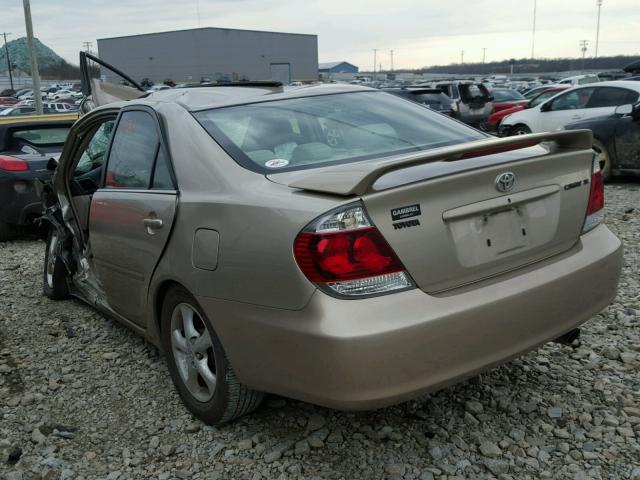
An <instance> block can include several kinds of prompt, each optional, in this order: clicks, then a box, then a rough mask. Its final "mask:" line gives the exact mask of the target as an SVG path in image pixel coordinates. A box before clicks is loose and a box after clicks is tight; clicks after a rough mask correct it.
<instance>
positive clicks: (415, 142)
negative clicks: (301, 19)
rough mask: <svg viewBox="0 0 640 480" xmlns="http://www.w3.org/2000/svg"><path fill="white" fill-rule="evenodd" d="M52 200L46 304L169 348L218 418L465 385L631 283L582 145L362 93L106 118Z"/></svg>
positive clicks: (187, 104)
mask: <svg viewBox="0 0 640 480" xmlns="http://www.w3.org/2000/svg"><path fill="white" fill-rule="evenodd" d="M103 87H104V86H103ZM104 90H105V91H106V90H107V89H106V88H104ZM113 91H114V90H112V92H113ZM43 197H44V202H45V205H46V208H47V216H48V218H49V219H50V220H51V224H52V228H51V231H50V234H49V238H48V242H47V249H46V256H45V267H44V273H43V283H44V293H45V294H46V295H47V296H49V297H50V298H52V299H64V298H68V297H70V296H75V297H78V298H80V299H82V300H84V301H86V302H87V303H89V304H90V305H92V306H94V307H95V308H97V309H99V310H100V311H102V312H104V313H106V314H107V315H109V316H111V317H113V318H115V319H117V320H119V321H121V322H122V323H124V324H125V325H127V326H129V327H130V328H132V329H134V330H135V331H137V332H139V333H140V334H141V335H143V336H144V337H146V338H147V339H148V340H149V341H151V342H153V343H154V344H155V345H157V346H158V347H160V349H161V350H162V351H163V352H164V355H165V356H166V360H167V363H168V366H169V371H170V373H171V376H172V379H173V381H174V383H175V385H176V388H177V390H178V393H179V394H180V397H181V398H182V400H183V401H184V403H185V405H186V406H187V408H188V409H189V410H190V411H191V412H192V413H193V414H194V415H196V416H197V417H199V418H200V419H202V420H203V421H204V422H207V423H211V424H218V423H222V422H226V421H230V420H232V419H234V418H236V417H238V416H240V415H243V414H245V413H247V412H250V411H251V410H253V409H255V408H256V407H257V406H258V405H259V403H260V401H261V399H262V397H263V395H264V392H271V393H276V394H280V395H286V396H289V397H293V398H296V399H301V400H305V401H309V402H313V403H316V404H320V405H324V406H328V407H333V408H340V409H371V408H378V407H382V406H385V405H390V404H394V403H397V402H401V401H404V400H407V399H410V398H413V397H416V396H418V395H420V394H423V393H424V392H428V391H431V390H434V389H439V388H442V387H443V386H446V385H448V384H451V383H454V382H458V381H460V380H462V379H464V378H466V377H469V376H472V375H475V374H477V373H478V372H480V371H482V370H484V369H487V368H490V367H492V366H494V365H497V364H499V363H501V362H505V361H507V360H509V359H510V358H512V357H514V356H516V355H519V354H521V353H522V352H525V351H527V350H529V349H532V348H535V347H536V346H538V345H540V344H543V343H545V342H547V341H549V340H552V339H555V338H557V337H559V336H561V335H563V334H565V333H567V332H569V331H572V330H573V329H575V328H576V327H577V326H578V325H580V324H581V323H582V322H584V321H586V320H587V319H589V318H590V317H591V316H593V315H595V314H596V313H598V312H599V311H600V310H601V309H603V308H604V307H605V306H606V305H608V304H609V302H610V301H611V300H612V299H613V298H614V296H615V293H616V286H617V282H618V277H619V274H620V269H621V259H622V249H621V244H620V241H619V240H618V239H617V238H616V237H615V236H614V235H613V234H612V233H611V232H610V231H609V230H608V228H607V227H606V226H605V225H604V224H602V223H601V221H602V217H603V201H604V200H603V186H602V177H601V174H600V172H599V171H598V169H597V165H594V162H593V152H592V150H591V133H590V132H589V131H584V130H583V131H571V132H556V133H552V134H537V135H530V136H521V137H510V138H494V137H489V136H486V135H485V134H483V133H481V132H478V131H476V130H474V129H471V128H468V127H466V126H464V125H461V124H460V123H459V122H456V121H454V120H451V119H449V118H446V117H444V116H442V115H439V114H437V113H435V112H431V111H429V110H428V109H425V108H423V107H421V106H420V105H416V104H414V103H412V102H409V101H406V100H403V99H401V98H398V97H395V96H393V95H390V94H387V93H384V92H381V91H377V90H373V89H369V88H365V87H358V86H349V85H329V86H310V87H302V88H300V87H299V88H295V89H292V90H283V89H282V88H281V87H278V86H275V85H272V86H270V85H268V84H264V85H259V86H255V85H253V86H252V84H248V85H246V86H233V85H232V86H220V87H203V88H187V89H174V90H167V91H161V92H156V93H154V94H152V95H150V96H147V97H146V98H140V99H137V100H131V101H127V102H120V103H115V104H109V105H105V106H102V107H99V108H96V109H94V110H92V111H91V112H90V113H88V114H86V115H85V116H83V117H82V118H81V119H80V120H79V121H78V122H77V123H76V124H75V126H74V127H73V129H72V131H71V133H70V134H69V138H68V141H67V143H66V145H65V148H64V151H63V154H62V157H61V158H60V162H59V164H58V166H57V169H56V172H55V176H54V180H53V184H52V186H51V187H50V188H48V189H45V191H44V192H43Z"/></svg>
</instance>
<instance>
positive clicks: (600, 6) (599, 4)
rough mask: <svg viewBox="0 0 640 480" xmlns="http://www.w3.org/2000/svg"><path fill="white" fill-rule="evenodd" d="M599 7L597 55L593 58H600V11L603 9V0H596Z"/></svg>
mask: <svg viewBox="0 0 640 480" xmlns="http://www.w3.org/2000/svg"><path fill="white" fill-rule="evenodd" d="M596 4H597V5H598V26H597V27H596V53H595V55H594V56H593V58H598V44H599V43H600V9H601V8H602V0H596Z"/></svg>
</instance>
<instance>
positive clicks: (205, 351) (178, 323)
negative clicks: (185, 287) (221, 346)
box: [171, 303, 217, 402]
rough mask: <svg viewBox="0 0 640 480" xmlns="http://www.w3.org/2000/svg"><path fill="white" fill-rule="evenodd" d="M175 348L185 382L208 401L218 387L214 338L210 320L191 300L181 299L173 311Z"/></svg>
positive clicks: (172, 341)
mask: <svg viewBox="0 0 640 480" xmlns="http://www.w3.org/2000/svg"><path fill="white" fill-rule="evenodd" d="M171 348H172V351H173V358H174V359H175V363H176V366H177V369H178V373H179V375H180V378H181V379H182V382H183V383H184V385H185V386H186V387H187V390H189V393H191V395H193V397H194V398H195V399H196V400H198V401H200V402H208V401H209V400H211V398H212V397H213V394H214V393H215V390H216V383H217V381H216V363H215V356H214V352H213V341H212V339H211V334H210V332H209V330H208V329H207V326H206V324H205V323H204V321H203V320H202V318H201V317H200V315H199V314H198V312H197V311H196V310H195V308H193V307H192V306H191V305H189V304H188V303H179V304H178V305H176V307H175V308H174V309H173V313H172V314H171Z"/></svg>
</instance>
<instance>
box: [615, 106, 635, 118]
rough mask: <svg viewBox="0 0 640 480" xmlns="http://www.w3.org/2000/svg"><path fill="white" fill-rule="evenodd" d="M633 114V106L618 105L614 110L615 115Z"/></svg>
mask: <svg viewBox="0 0 640 480" xmlns="http://www.w3.org/2000/svg"><path fill="white" fill-rule="evenodd" d="M631 113H633V105H631V104H627V105H618V106H617V107H616V109H615V114H616V115H631Z"/></svg>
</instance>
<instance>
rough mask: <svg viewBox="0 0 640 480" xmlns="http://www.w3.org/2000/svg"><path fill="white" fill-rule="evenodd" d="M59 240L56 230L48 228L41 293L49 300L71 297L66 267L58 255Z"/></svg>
mask: <svg viewBox="0 0 640 480" xmlns="http://www.w3.org/2000/svg"><path fill="white" fill-rule="evenodd" d="M59 242H60V238H59V236H58V232H57V231H56V230H55V228H50V229H49V234H48V235H47V248H46V250H45V253H44V268H43V273H42V293H43V294H44V295H45V296H46V297H49V298H50V299H51V300H66V299H68V298H70V297H71V295H70V294H69V285H68V284H67V269H66V267H65V265H64V262H63V261H62V259H61V258H60V256H59Z"/></svg>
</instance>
